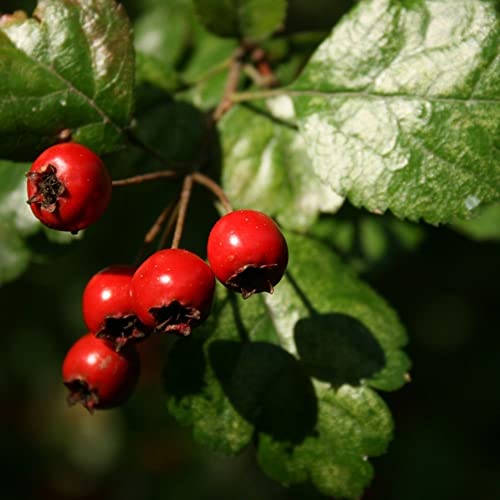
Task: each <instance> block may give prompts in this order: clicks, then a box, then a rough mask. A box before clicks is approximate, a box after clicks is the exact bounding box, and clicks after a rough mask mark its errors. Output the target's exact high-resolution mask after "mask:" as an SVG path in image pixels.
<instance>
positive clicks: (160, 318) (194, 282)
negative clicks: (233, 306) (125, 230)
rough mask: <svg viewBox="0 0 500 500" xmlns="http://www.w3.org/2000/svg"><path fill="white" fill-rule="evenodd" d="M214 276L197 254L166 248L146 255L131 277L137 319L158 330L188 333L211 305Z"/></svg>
mask: <svg viewBox="0 0 500 500" xmlns="http://www.w3.org/2000/svg"><path fill="white" fill-rule="evenodd" d="M214 289H215V278H214V274H213V272H212V270H211V269H210V267H209V266H208V265H207V264H206V263H205V262H204V261H203V260H202V259H200V257H198V256H197V255H195V254H194V253H191V252H188V251H187V250H182V249H177V248H176V249H174V248H169V249H167V250H160V251H159V252H156V253H154V254H153V255H151V257H149V258H148V259H146V260H145V261H144V262H143V263H142V264H141V265H140V266H139V268H138V269H137V271H136V272H135V274H134V277H133V278H132V300H133V302H134V309H135V312H136V314H137V316H138V317H139V319H140V320H141V321H142V322H143V323H144V324H145V325H147V326H150V327H154V328H155V330H156V331H157V332H174V333H178V334H181V335H189V334H190V333H191V329H192V328H194V327H195V326H197V325H198V324H199V323H201V322H202V321H203V320H204V319H205V318H206V317H207V316H208V313H209V311H210V307H211V305H212V299H213V295H214Z"/></svg>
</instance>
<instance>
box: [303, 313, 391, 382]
mask: <svg viewBox="0 0 500 500" xmlns="http://www.w3.org/2000/svg"><path fill="white" fill-rule="evenodd" d="M294 335H295V344H296V346H297V351H298V353H299V356H300V360H301V361H302V363H303V364H304V366H305V368H306V369H307V371H308V373H309V374H310V375H311V376H312V377H315V378H317V379H319V380H323V381H325V382H330V383H331V384H332V385H334V386H336V387H339V386H341V385H342V384H349V385H353V386H355V385H359V384H360V383H361V381H362V379H364V378H369V377H371V376H373V375H374V374H375V373H377V372H378V371H380V370H381V369H382V368H383V367H384V365H385V355H384V351H383V350H382V348H381V346H380V344H379V343H378V342H377V340H376V339H375V337H374V336H373V334H372V333H371V332H370V330H368V328H366V326H365V325H363V323H361V322H360V321H358V320H357V319H355V318H353V317H351V316H348V315H346V314H336V313H330V314H317V313H315V314H313V315H311V316H310V317H308V318H303V319H300V320H299V321H297V323H296V324H295V332H294Z"/></svg>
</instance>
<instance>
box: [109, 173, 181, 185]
mask: <svg viewBox="0 0 500 500" xmlns="http://www.w3.org/2000/svg"><path fill="white" fill-rule="evenodd" d="M182 174H183V172H182V171H180V170H159V171H157V172H150V173H147V174H141V175H134V176H133V177H127V178H125V179H118V180H115V181H113V182H112V184H113V187H120V186H130V185H131V184H142V183H143V182H147V181H156V180H158V179H169V178H172V177H179V176H180V175H182Z"/></svg>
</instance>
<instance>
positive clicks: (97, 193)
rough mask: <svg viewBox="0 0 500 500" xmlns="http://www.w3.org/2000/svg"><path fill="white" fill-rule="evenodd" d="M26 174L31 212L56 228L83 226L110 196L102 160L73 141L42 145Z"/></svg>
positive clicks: (106, 202)
mask: <svg viewBox="0 0 500 500" xmlns="http://www.w3.org/2000/svg"><path fill="white" fill-rule="evenodd" d="M26 176H27V178H28V182H27V189H28V203H29V205H30V207H31V210H32V211H33V214H34V215H35V217H37V218H38V219H39V220H40V221H41V222H43V223H44V224H45V225H46V226H49V227H51V228H53V229H59V230H60V231H71V232H77V231H79V230H80V229H84V228H86V227H87V226H89V225H90V224H92V223H93V222H95V221H96V220H97V219H99V217H101V215H102V214H103V213H104V211H105V210H106V208H107V206H108V205H109V201H110V199H111V177H110V176H109V173H108V170H107V169H106V167H105V166H104V164H103V162H102V161H101V159H100V158H99V157H98V156H97V155H96V154H95V153H93V152H92V151H91V150H90V149H88V148H86V147H85V146H82V145H81V144H76V143H74V142H66V143H62V144H57V145H55V146H52V147H50V148H48V149H46V150H45V151H44V152H43V153H42V154H41V155H40V156H39V157H38V158H37V159H36V160H35V162H34V163H33V165H32V166H31V169H30V171H29V172H28V173H27V174H26Z"/></svg>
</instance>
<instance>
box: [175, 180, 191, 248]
mask: <svg viewBox="0 0 500 500" xmlns="http://www.w3.org/2000/svg"><path fill="white" fill-rule="evenodd" d="M193 180H194V179H193V174H190V175H186V177H184V182H183V184H182V191H181V195H180V199H179V213H178V214H177V223H176V225H175V231H174V236H173V238H172V248H179V243H180V241H181V238H182V232H183V230H184V222H185V220H186V213H187V208H188V205H189V199H190V198H191V191H192V189H193Z"/></svg>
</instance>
